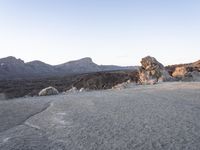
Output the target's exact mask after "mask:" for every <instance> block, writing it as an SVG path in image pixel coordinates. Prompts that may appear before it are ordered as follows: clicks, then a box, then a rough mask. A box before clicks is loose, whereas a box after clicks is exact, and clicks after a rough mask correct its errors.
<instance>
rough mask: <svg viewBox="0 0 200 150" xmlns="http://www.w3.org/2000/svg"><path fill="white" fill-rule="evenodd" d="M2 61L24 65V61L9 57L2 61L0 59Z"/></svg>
mask: <svg viewBox="0 0 200 150" xmlns="http://www.w3.org/2000/svg"><path fill="white" fill-rule="evenodd" d="M0 61H1V62H3V63H24V61H23V60H21V59H17V58H15V57H13V56H8V57H5V58H2V59H0Z"/></svg>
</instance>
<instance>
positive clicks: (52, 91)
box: [38, 86, 59, 96]
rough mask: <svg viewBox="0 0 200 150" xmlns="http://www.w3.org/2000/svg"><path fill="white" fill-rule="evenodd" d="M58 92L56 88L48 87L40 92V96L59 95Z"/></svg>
mask: <svg viewBox="0 0 200 150" xmlns="http://www.w3.org/2000/svg"><path fill="white" fill-rule="evenodd" d="M58 93H59V92H58V90H57V89H56V88H54V87H51V86H50V87H47V88H45V89H43V90H41V91H40V92H39V94H38V95H39V96H49V95H58Z"/></svg>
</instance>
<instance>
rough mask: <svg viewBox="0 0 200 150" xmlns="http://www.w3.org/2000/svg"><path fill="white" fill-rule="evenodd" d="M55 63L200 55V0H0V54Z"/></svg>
mask: <svg viewBox="0 0 200 150" xmlns="http://www.w3.org/2000/svg"><path fill="white" fill-rule="evenodd" d="M10 55H12V56H15V57H17V58H21V59H23V60H25V61H31V60H35V59H38V60H42V61H44V62H46V63H49V64H59V63H62V62H66V61H69V60H74V59H79V58H82V57H91V58H93V60H94V61H95V62H96V63H98V64H116V65H138V64H139V61H140V59H141V58H142V57H144V56H146V55H152V56H154V57H156V58H157V59H158V60H159V61H161V62H162V63H163V64H165V65H166V64H174V63H181V62H191V61H195V60H198V59H200V1H199V0H0V57H6V56H10Z"/></svg>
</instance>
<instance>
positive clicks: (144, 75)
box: [139, 56, 171, 84]
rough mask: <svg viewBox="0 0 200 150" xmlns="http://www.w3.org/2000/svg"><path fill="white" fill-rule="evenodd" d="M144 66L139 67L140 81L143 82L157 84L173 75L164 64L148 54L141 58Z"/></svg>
mask: <svg viewBox="0 0 200 150" xmlns="http://www.w3.org/2000/svg"><path fill="white" fill-rule="evenodd" d="M141 64H142V66H141V67H140V69H139V81H140V83H141V84H155V83H156V82H163V81H169V80H171V76H170V75H169V73H168V72H167V71H166V70H165V68H164V66H163V65H162V64H161V63H160V62H158V61H157V60H156V59H155V58H154V57H151V56H147V57H144V58H142V60H141Z"/></svg>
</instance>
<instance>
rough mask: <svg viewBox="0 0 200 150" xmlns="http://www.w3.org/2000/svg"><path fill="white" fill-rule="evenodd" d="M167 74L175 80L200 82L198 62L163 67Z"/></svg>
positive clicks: (199, 64)
mask: <svg viewBox="0 0 200 150" xmlns="http://www.w3.org/2000/svg"><path fill="white" fill-rule="evenodd" d="M165 68H166V69H167V71H168V72H169V74H171V75H172V76H173V77H174V78H175V79H176V80H181V81H199V80H200V60H199V61H196V62H194V63H188V64H179V65H172V66H167V67H165Z"/></svg>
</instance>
